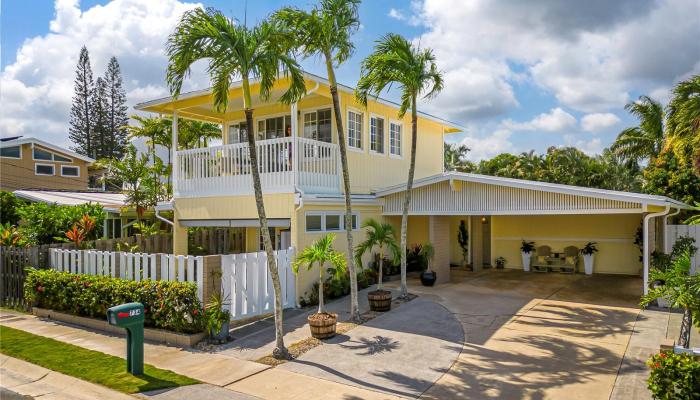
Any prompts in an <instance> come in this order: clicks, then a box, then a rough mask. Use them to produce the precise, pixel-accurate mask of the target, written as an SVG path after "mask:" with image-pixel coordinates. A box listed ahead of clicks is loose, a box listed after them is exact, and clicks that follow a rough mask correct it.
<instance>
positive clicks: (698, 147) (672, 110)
mask: <svg viewBox="0 0 700 400" xmlns="http://www.w3.org/2000/svg"><path fill="white" fill-rule="evenodd" d="M668 136H669V139H670V140H671V146H672V147H673V151H674V153H675V154H676V155H678V158H680V159H681V160H682V161H687V160H688V159H689V158H690V159H692V160H693V166H694V167H695V174H696V175H698V176H700V75H695V76H693V77H691V78H690V79H688V80H686V81H683V82H680V83H679V84H678V85H676V87H675V88H674V89H673V99H672V100H671V103H669V105H668Z"/></svg>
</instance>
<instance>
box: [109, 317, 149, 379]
mask: <svg viewBox="0 0 700 400" xmlns="http://www.w3.org/2000/svg"><path fill="white" fill-rule="evenodd" d="M143 314H144V313H143V304H141V303H126V304H120V305H118V306H114V307H112V308H110V309H108V310H107V322H109V324H110V325H114V326H118V327H120V328H125V329H126V370H127V371H128V372H129V373H131V374H133V375H143V320H144V315H143Z"/></svg>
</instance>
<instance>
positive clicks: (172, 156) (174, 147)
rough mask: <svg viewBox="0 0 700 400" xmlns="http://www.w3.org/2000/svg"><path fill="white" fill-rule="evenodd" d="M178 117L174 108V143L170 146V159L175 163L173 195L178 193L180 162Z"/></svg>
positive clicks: (172, 172)
mask: <svg viewBox="0 0 700 400" xmlns="http://www.w3.org/2000/svg"><path fill="white" fill-rule="evenodd" d="M177 119H178V113H177V110H173V127H172V143H171V147H170V153H171V154H170V159H171V160H172V164H173V170H172V171H171V174H172V176H173V180H172V181H173V196H175V193H177V175H178V174H177V171H178V162H177V143H178V138H177V133H178V132H177V129H178V127H177Z"/></svg>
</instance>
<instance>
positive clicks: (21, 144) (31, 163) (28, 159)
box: [0, 136, 95, 191]
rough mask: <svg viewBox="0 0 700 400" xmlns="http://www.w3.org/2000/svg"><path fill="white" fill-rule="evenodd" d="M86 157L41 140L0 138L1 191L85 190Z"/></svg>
mask: <svg viewBox="0 0 700 400" xmlns="http://www.w3.org/2000/svg"><path fill="white" fill-rule="evenodd" d="M94 162H95V160H93V159H92V158H90V157H86V156H83V155H80V154H78V153H75V152H73V151H71V150H68V149H66V148H63V147H59V146H56V145H53V144H51V143H47V142H45V141H43V140H40V139H36V138H32V137H23V136H17V137H12V138H3V139H0V190H7V191H13V190H19V189H50V190H86V189H87V188H88V166H90V165H91V164H92V163H94Z"/></svg>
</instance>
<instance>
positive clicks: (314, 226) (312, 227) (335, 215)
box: [306, 211, 360, 232]
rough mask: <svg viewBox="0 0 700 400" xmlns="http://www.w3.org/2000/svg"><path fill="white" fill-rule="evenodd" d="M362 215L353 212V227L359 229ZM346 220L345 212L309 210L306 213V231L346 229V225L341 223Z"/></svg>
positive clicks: (337, 230)
mask: <svg viewBox="0 0 700 400" xmlns="http://www.w3.org/2000/svg"><path fill="white" fill-rule="evenodd" d="M359 218H360V215H359V214H358V213H353V215H352V229H353V230H357V229H359V225H358V220H359ZM341 221H345V213H344V212H335V211H329V212H323V211H318V212H309V213H307V214H306V232H339V231H343V230H345V225H344V224H343V223H341Z"/></svg>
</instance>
